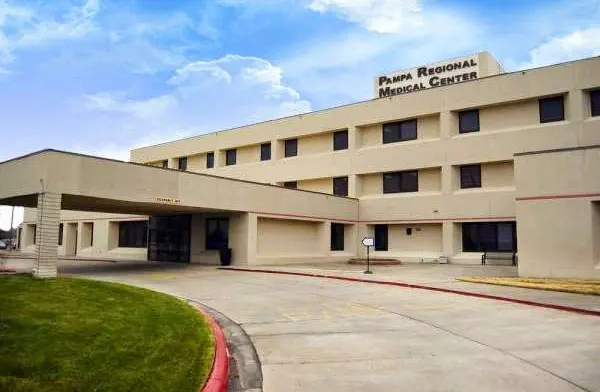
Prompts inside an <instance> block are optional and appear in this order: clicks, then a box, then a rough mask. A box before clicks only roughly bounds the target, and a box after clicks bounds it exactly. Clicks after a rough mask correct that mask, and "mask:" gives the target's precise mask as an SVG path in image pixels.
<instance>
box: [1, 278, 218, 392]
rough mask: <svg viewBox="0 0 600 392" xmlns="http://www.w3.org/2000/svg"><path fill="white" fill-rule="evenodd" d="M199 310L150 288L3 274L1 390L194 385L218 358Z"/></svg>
mask: <svg viewBox="0 0 600 392" xmlns="http://www.w3.org/2000/svg"><path fill="white" fill-rule="evenodd" d="M213 352H214V344H213V338H212V332H211V329H210V327H209V326H208V324H207V323H205V321H204V319H203V318H202V317H201V316H200V315H199V313H198V312H197V311H196V310H195V309H193V308H192V307H190V306H189V305H187V304H186V303H184V302H182V301H180V300H178V299H175V298H173V297H170V296H167V295H164V294H160V293H155V292H152V291H149V290H143V289H139V288H134V287H129V286H125V285H118V284H112V283H103V282H94V281H88V280H80V279H68V278H59V279H48V280H37V279H32V278H30V277H26V276H10V277H7V276H4V277H0V391H52V392H54V391H114V392H117V391H164V392H168V391H177V392H182V391H190V392H192V391H196V390H197V389H198V388H199V387H200V386H201V385H202V383H203V382H204V380H205V379H206V377H207V376H208V372H209V371H210V367H211V365H212V358H213Z"/></svg>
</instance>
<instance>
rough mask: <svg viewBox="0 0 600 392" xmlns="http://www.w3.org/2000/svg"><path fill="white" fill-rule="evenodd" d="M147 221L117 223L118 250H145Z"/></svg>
mask: <svg viewBox="0 0 600 392" xmlns="http://www.w3.org/2000/svg"><path fill="white" fill-rule="evenodd" d="M147 244H148V221H135V222H119V248H145V247H146V245H147Z"/></svg>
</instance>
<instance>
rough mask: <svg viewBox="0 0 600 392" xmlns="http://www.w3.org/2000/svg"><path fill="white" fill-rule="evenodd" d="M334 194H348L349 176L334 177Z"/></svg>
mask: <svg viewBox="0 0 600 392" xmlns="http://www.w3.org/2000/svg"><path fill="white" fill-rule="evenodd" d="M333 194H334V195H338V196H348V177H335V178H334V179H333Z"/></svg>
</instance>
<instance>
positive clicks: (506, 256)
mask: <svg viewBox="0 0 600 392" xmlns="http://www.w3.org/2000/svg"><path fill="white" fill-rule="evenodd" d="M490 259H495V260H512V265H517V252H512V251H508V252H484V253H483V254H482V255H481V265H485V264H486V261H487V260H490Z"/></svg>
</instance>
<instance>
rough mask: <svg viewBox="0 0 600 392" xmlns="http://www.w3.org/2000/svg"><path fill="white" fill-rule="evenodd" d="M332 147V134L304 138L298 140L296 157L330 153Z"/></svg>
mask: <svg viewBox="0 0 600 392" xmlns="http://www.w3.org/2000/svg"><path fill="white" fill-rule="evenodd" d="M332 146H333V134H332V133H330V132H328V133H322V134H319V135H311V136H305V137H301V138H299V139H298V155H311V154H320V153H323V152H330V151H331V150H332V148H333V147H332Z"/></svg>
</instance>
